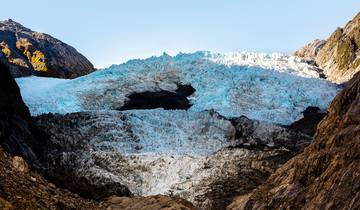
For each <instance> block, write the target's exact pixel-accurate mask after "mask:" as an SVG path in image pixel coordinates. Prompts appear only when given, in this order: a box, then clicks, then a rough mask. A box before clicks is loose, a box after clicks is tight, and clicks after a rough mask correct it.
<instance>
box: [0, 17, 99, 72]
mask: <svg viewBox="0 0 360 210" xmlns="http://www.w3.org/2000/svg"><path fill="white" fill-rule="evenodd" d="M0 60H2V61H3V62H6V63H7V65H8V67H9V68H10V72H11V74H12V75H13V76H14V77H21V76H29V75H37V76H47V77H59V78H75V77H78V76H82V75H85V74H88V73H90V72H93V71H94V70H95V69H94V66H93V65H92V64H91V63H90V61H88V60H87V59H86V58H85V57H84V56H83V55H81V54H80V53H79V52H77V51H76V50H75V49H74V48H73V47H71V46H69V45H67V44H65V43H63V42H61V41H60V40H58V39H55V38H53V37H52V36H50V35H48V34H44V33H39V32H35V31H32V30H30V29H28V28H25V27H24V26H22V25H21V24H19V23H17V22H15V21H12V20H11V19H9V20H5V21H0Z"/></svg>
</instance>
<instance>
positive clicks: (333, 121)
mask: <svg viewBox="0 0 360 210" xmlns="http://www.w3.org/2000/svg"><path fill="white" fill-rule="evenodd" d="M359 159H360V73H358V74H356V75H355V76H354V78H353V79H352V80H351V81H350V82H348V83H347V84H346V88H345V89H344V90H343V91H342V92H341V93H340V94H338V95H337V96H336V98H335V99H334V100H333V102H332V103H331V105H330V107H329V109H328V114H327V116H326V117H325V118H324V119H323V120H322V121H321V122H320V123H319V125H318V129H317V134H316V136H315V138H314V141H313V143H312V144H311V145H310V146H309V147H307V148H306V149H305V151H304V152H303V153H301V154H300V155H298V156H295V157H294V158H293V159H291V160H290V161H288V162H287V163H286V164H285V165H283V166H282V167H281V168H279V169H278V170H277V171H276V172H275V173H274V174H272V175H271V176H270V178H269V179H268V180H267V181H266V183H265V184H264V185H262V186H261V187H259V188H257V189H256V190H254V191H253V192H252V193H250V194H247V195H244V196H241V197H238V198H237V199H235V201H234V202H233V203H232V204H231V205H230V206H229V207H228V209H359V208H360V191H359V189H360V181H359V180H360V170H359V168H360V161H359Z"/></svg>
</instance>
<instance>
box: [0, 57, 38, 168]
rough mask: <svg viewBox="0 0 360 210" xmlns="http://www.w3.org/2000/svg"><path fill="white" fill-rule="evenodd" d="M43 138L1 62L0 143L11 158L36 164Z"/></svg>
mask: <svg viewBox="0 0 360 210" xmlns="http://www.w3.org/2000/svg"><path fill="white" fill-rule="evenodd" d="M44 140H45V139H44V138H43V136H42V133H41V131H40V130H38V129H37V127H36V126H35V124H34V123H33V120H32V118H31V116H30V113H29V110H28V108H27V107H26V105H25V104H24V102H23V100H22V98H21V95H20V90H19V87H18V86H17V84H16V82H15V80H14V79H13V78H12V76H11V75H10V72H9V70H8V68H7V67H6V66H5V65H4V64H2V63H1V62H0V144H1V146H2V147H3V148H4V149H5V150H6V151H7V152H9V153H10V154H11V155H18V156H23V157H24V158H25V159H27V160H28V161H31V162H32V163H33V164H36V163H38V158H39V157H37V155H36V154H37V151H38V150H39V149H41V145H42V142H44Z"/></svg>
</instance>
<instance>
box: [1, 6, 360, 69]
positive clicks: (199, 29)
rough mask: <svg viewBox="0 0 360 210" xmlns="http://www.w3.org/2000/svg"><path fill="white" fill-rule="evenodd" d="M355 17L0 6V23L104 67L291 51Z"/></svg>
mask: <svg viewBox="0 0 360 210" xmlns="http://www.w3.org/2000/svg"><path fill="white" fill-rule="evenodd" d="M358 11H360V1H359V0H344V1H340V0H297V1H292V0H246V1H241V0H222V1H220V0H217V1H213V0H181V1H170V0H128V1H121V0H59V1H53V0H33V1H30V0H17V1H16V3H15V2H13V1H10V0H2V2H1V13H0V19H6V18H12V19H13V20H15V21H18V22H20V23H22V24H23V25H24V26H26V27H29V28H31V29H33V30H36V31H41V32H45V33H48V34H51V35H53V36H54V37H56V38H59V39H60V40H62V41H64V42H66V43H68V44H70V45H72V46H74V47H75V48H76V49H77V50H78V51H80V52H81V53H82V54H84V55H85V56H86V57H88V58H89V59H90V60H91V61H92V62H93V63H94V65H95V66H96V67H106V66H109V65H111V64H114V63H121V62H124V61H126V60H128V59H131V58H145V57H149V56H152V55H159V54H161V53H162V52H167V53H169V54H171V55H174V54H176V53H177V52H179V51H181V52H193V51H197V50H211V51H216V52H227V51H242V50H246V51H255V52H283V53H291V52H293V51H294V50H296V49H297V48H299V47H301V46H302V45H304V44H305V43H307V42H309V41H312V40H313V39H315V38H326V37H328V35H329V34H330V33H331V32H333V31H334V30H335V28H336V27H337V26H343V25H344V24H345V23H346V22H347V21H348V20H350V19H351V18H352V17H353V16H354V15H355V14H356V13H357V12H358Z"/></svg>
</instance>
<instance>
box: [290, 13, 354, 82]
mask: <svg viewBox="0 0 360 210" xmlns="http://www.w3.org/2000/svg"><path fill="white" fill-rule="evenodd" d="M295 55H296V56H299V57H304V58H307V59H311V60H314V61H315V62H316V64H317V65H318V66H319V67H320V68H321V69H323V70H324V73H325V75H326V76H327V79H328V80H330V81H333V82H336V83H343V82H346V81H349V80H350V79H351V78H352V77H353V76H354V75H355V74H356V73H357V72H358V71H360V56H359V55H360V13H359V14H357V15H356V16H355V17H354V18H353V19H352V20H351V21H349V22H348V23H347V24H346V26H345V27H344V28H338V29H336V31H335V32H334V33H333V34H332V35H331V36H330V37H329V38H328V39H327V40H325V41H324V40H315V41H314V42H313V43H311V44H308V45H306V46H305V47H304V48H302V49H300V50H298V51H297V52H295Z"/></svg>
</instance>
